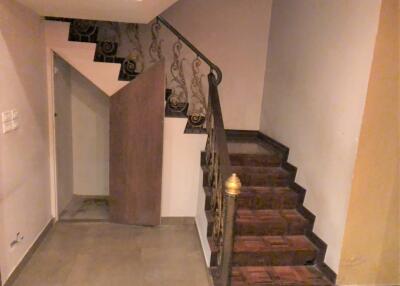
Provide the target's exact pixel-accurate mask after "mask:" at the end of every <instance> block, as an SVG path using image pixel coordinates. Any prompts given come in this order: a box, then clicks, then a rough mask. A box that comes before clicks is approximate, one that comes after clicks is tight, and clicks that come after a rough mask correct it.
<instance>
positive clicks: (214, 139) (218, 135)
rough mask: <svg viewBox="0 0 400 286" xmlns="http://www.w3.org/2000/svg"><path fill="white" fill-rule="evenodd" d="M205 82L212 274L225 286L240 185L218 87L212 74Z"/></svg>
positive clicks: (227, 277)
mask: <svg viewBox="0 0 400 286" xmlns="http://www.w3.org/2000/svg"><path fill="white" fill-rule="evenodd" d="M208 82H209V95H208V109H207V117H206V126H207V135H208V136H207V144H206V164H207V166H208V185H209V186H210V187H211V189H212V192H211V194H212V197H211V210H212V211H213V217H214V220H213V221H214V224H213V230H212V239H213V243H215V245H216V247H217V250H218V254H217V257H218V259H217V266H218V271H217V272H216V273H215V274H216V276H217V277H216V278H217V280H219V283H220V285H221V286H228V285H230V273H231V260H232V249H233V242H234V241H233V238H234V222H235V212H236V198H237V196H238V195H239V194H240V187H241V184H240V180H239V178H238V177H237V176H236V174H233V173H232V167H231V162H230V158H229V152H228V144H227V139H226V132H225V128H224V121H223V118H222V110H221V104H220V100H219V95H218V87H217V84H218V83H217V80H216V78H215V75H214V74H213V73H210V74H209V75H208ZM224 187H225V191H224Z"/></svg>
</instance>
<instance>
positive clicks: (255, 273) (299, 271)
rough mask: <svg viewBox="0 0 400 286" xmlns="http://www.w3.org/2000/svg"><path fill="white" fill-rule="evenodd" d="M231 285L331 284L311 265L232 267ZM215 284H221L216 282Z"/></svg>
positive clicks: (294, 285)
mask: <svg viewBox="0 0 400 286" xmlns="http://www.w3.org/2000/svg"><path fill="white" fill-rule="evenodd" d="M231 281H232V283H231V286H256V285H259V286H278V285H279V286H310V285H313V286H331V285H332V284H331V283H330V282H328V281H327V280H326V279H325V278H324V277H323V275H322V273H321V272H319V271H318V270H316V269H315V268H314V267H312V266H292V267H289V266H275V267H234V268H233V269H232V280H231ZM215 286H221V285H219V284H218V282H217V283H216V284H215Z"/></svg>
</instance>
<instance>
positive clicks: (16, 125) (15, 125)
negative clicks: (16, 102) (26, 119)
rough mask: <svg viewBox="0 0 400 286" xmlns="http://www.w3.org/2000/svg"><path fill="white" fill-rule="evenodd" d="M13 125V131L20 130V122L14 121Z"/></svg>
mask: <svg viewBox="0 0 400 286" xmlns="http://www.w3.org/2000/svg"><path fill="white" fill-rule="evenodd" d="M11 123H12V130H15V129H17V128H18V126H19V124H18V120H13V121H11Z"/></svg>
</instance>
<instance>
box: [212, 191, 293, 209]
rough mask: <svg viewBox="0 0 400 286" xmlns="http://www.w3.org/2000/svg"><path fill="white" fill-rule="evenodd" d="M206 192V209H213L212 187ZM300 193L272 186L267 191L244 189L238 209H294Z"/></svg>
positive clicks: (239, 199) (238, 202)
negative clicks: (276, 188)
mask: <svg viewBox="0 0 400 286" xmlns="http://www.w3.org/2000/svg"><path fill="white" fill-rule="evenodd" d="M204 189H205V194H206V204H205V209H206V210H210V209H211V188H209V187H204ZM297 202H298V194H297V193H295V192H293V191H291V190H290V189H286V188H285V189H284V190H282V191H279V190H274V188H270V189H269V190H266V191H257V190H246V189H243V190H242V192H241V193H240V196H239V197H238V199H237V202H236V203H237V207H238V209H254V210H260V209H294V208H296V206H297Z"/></svg>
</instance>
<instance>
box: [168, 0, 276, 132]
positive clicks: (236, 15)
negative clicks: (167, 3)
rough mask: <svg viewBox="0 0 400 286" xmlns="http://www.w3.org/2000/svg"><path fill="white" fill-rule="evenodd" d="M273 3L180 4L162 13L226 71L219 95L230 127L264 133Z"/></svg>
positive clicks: (194, 0)
mask: <svg viewBox="0 0 400 286" xmlns="http://www.w3.org/2000/svg"><path fill="white" fill-rule="evenodd" d="M271 4H272V0H252V1H248V0H218V1H215V0H190V1H179V2H177V3H176V4H174V5H173V6H172V7H170V8H169V9H168V10H167V11H166V12H164V13H163V14H162V15H163V16H164V17H165V18H166V19H167V20H168V21H169V22H170V23H171V24H172V25H173V26H175V27H176V28H177V29H178V31H180V32H181V33H182V34H183V35H184V36H186V37H187V38H188V39H189V40H190V41H191V42H193V44H194V45H195V46H196V47H197V48H199V49H200V50H201V51H202V52H203V53H204V54H205V55H206V56H207V57H209V58H210V59H211V60H212V61H214V62H215V63H216V64H217V65H218V66H219V67H220V68H221V69H222V72H223V77H224V78H223V81H222V84H221V88H220V95H221V105H222V111H223V117H224V122H225V126H226V127H227V128H235V129H252V130H258V129H259V118H260V112H261V101H262V95H263V85H264V72H265V65H266V55H267V43H268V32H269V23H270V13H271ZM165 46H166V47H170V46H169V45H165Z"/></svg>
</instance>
